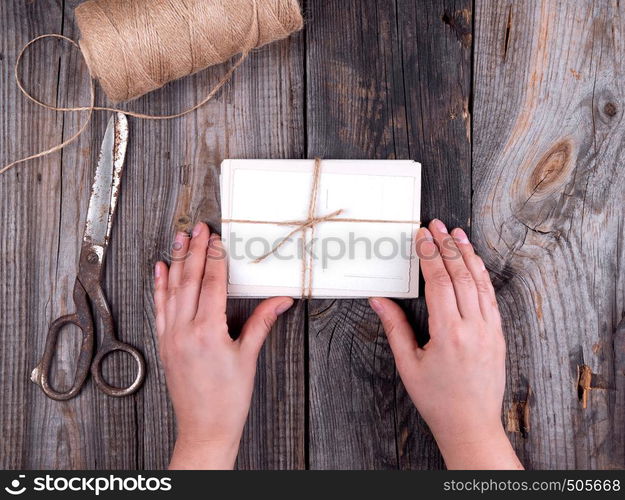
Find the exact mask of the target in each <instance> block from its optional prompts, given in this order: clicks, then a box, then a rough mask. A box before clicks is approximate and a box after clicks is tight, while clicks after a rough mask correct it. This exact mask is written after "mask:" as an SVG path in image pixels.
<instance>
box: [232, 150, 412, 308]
mask: <svg viewBox="0 0 625 500" xmlns="http://www.w3.org/2000/svg"><path fill="white" fill-rule="evenodd" d="M320 178H321V159H320V158H315V164H314V167H313V178H312V189H311V191H310V199H309V201H308V214H307V217H306V219H303V220H292V221H270V220H254V219H221V222H222V223H231V222H234V223H242V224H270V225H275V226H295V229H293V230H292V231H291V232H290V233H288V234H287V235H286V236H285V237H284V238H282V239H280V240H279V241H278V242H277V243H276V244H275V245H274V246H273V247H272V248H271V250H269V251H268V252H267V253H265V254H264V255H261V256H260V257H258V258H257V259H254V260H253V261H252V263H253V264H259V263H260V262H262V261H264V260H265V259H266V258H267V257H269V256H270V255H273V254H275V253H276V252H277V251H278V250H279V249H280V248H281V247H282V246H283V245H284V244H285V243H286V242H288V241H290V239H291V237H292V236H293V235H295V234H297V233H299V232H302V233H304V234H303V236H302V239H301V252H302V293H301V297H302V298H303V299H310V298H312V291H313V285H312V281H313V261H314V254H313V252H312V251H310V252H308V253H307V252H306V231H308V230H310V231H311V236H310V240H311V242H312V241H314V236H315V227H316V226H317V225H318V224H321V223H322V222H366V223H385V224H417V225H421V221H416V220H393V219H355V218H345V217H339V215H341V214H342V213H343V212H344V210H343V209H342V208H340V209H338V210H335V211H334V212H331V213H329V214H327V215H323V216H318V215H316V212H317V198H318V194H319V181H320Z"/></svg>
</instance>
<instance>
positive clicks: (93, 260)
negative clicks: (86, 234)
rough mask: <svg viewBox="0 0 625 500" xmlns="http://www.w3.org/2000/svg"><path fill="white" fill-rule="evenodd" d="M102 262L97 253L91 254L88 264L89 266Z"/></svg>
mask: <svg viewBox="0 0 625 500" xmlns="http://www.w3.org/2000/svg"><path fill="white" fill-rule="evenodd" d="M99 260H100V257H98V254H97V253H95V252H91V253H90V254H89V255H87V262H89V264H97V263H98V262H99Z"/></svg>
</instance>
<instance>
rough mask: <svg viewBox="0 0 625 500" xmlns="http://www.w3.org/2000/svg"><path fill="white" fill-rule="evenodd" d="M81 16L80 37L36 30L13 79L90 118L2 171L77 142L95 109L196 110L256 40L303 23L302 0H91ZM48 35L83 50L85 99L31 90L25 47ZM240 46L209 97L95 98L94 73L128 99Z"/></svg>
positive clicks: (272, 38)
mask: <svg viewBox="0 0 625 500" xmlns="http://www.w3.org/2000/svg"><path fill="white" fill-rule="evenodd" d="M76 20H77V22H78V26H79V28H80V31H81V39H80V42H76V41H74V40H72V39H71V38H69V37H66V36H64V35H60V34H56V33H50V34H46V35H41V36H38V37H36V38H33V39H32V40H31V41H30V42H28V43H27V44H26V45H25V46H24V47H23V48H22V50H21V51H20V53H19V55H18V57H17V60H16V62H15V67H14V70H15V82H16V84H17V87H18V88H19V90H20V91H21V92H22V94H23V95H24V96H25V97H26V98H27V99H28V100H30V101H31V102H33V103H35V104H36V105H38V106H41V107H43V108H45V109H49V110H52V111H58V112H63V113H67V112H81V111H86V112H88V114H87V119H86V121H85V122H84V123H83V125H81V127H80V129H79V130H78V132H76V133H75V134H74V135H72V136H71V137H70V138H69V139H67V140H65V141H63V142H62V143H60V144H57V145H55V146H53V147H51V148H49V149H46V150H45V151H41V152H39V153H36V154H33V155H30V156H27V157H25V158H21V159H19V160H16V161H13V162H11V163H9V164H7V165H5V166H3V167H1V168H0V174H2V173H4V172H6V171H7V170H9V169H11V168H13V167H15V166H16V165H18V164H20V163H23V162H26V161H29V160H32V159H35V158H40V157H42V156H46V155H48V154H51V153H54V152H56V151H59V150H61V149H63V148H64V147H65V146H67V145H68V144H71V143H72V142H74V141H75V140H76V139H78V137H80V135H81V134H82V133H83V132H84V131H85V129H86V128H87V126H88V125H89V123H90V121H91V118H92V115H93V112H94V111H112V112H122V113H125V114H126V115H128V116H132V117H135V118H141V119H146V120H171V119H174V118H180V117H182V116H185V115H187V114H189V113H192V112H193V111H195V110H197V109H198V108H200V107H202V106H204V105H205V104H206V103H207V102H209V101H210V100H211V99H212V98H213V97H214V96H215V94H217V92H219V90H220V89H221V88H222V87H223V86H224V85H225V84H226V83H227V82H228V81H229V80H230V78H231V77H232V75H233V73H234V72H235V70H236V69H237V68H238V67H239V66H241V64H243V62H244V61H245V59H246V58H247V57H248V55H249V54H250V52H251V51H252V50H253V49H254V48H258V47H261V46H262V45H265V44H267V43H270V42H272V41H275V40H279V39H282V38H286V37H287V36H289V35H290V34H291V33H293V32H294V31H297V30H299V29H301V28H302V26H303V20H302V17H301V13H300V9H299V4H298V3H297V0H132V1H129V0H88V1H86V2H84V3H82V4H80V5H79V6H78V7H77V8H76ZM50 38H55V39H59V40H63V41H65V42H68V43H69V44H71V45H72V46H73V47H75V48H78V49H79V50H81V53H82V55H83V57H84V59H85V62H86V64H87V67H88V68H89V73H90V75H91V78H92V80H91V83H90V98H89V104H88V105H86V106H74V107H60V106H54V105H51V104H48V103H45V102H43V101H41V100H39V99H37V98H35V97H34V96H33V95H32V94H30V93H29V92H28V91H27V90H26V88H25V85H24V83H23V81H22V78H21V77H20V67H21V64H22V59H23V57H24V54H25V52H26V51H27V50H28V49H29V48H30V47H32V46H33V45H34V44H36V43H38V42H40V41H42V40H45V39H50ZM239 53H240V54H241V55H240V57H239V58H238V59H237V61H236V62H235V63H234V64H233V65H232V66H231V67H230V69H229V70H228V71H227V72H226V74H225V75H224V76H223V77H222V78H221V79H220V80H219V82H218V83H217V84H216V85H215V86H214V87H213V88H212V89H211V90H210V91H209V92H208V94H207V95H206V97H204V98H203V99H201V100H200V101H199V102H198V103H197V104H195V105H193V106H192V107H190V108H187V109H185V110H184V111H181V112H179V113H174V114H168V115H152V114H146V113H138V112H134V111H127V110H123V109H120V108H118V107H115V106H96V105H95V84H94V80H96V79H97V80H98V81H99V83H100V85H101V86H102V88H103V89H104V91H105V93H106V94H107V96H108V97H109V98H110V99H111V100H112V101H114V102H120V101H126V100H131V99H135V98H137V97H139V96H141V95H144V94H146V93H147V92H150V91H152V90H155V89H157V88H160V87H162V86H163V85H165V84H166V83H168V82H170V81H173V80H175V79H178V78H181V77H183V76H186V75H190V74H192V73H196V72H198V71H200V70H202V69H205V68H207V67H209V66H213V65H215V64H219V63H222V62H225V61H227V60H228V59H230V58H231V57H232V56H234V55H235V54H239Z"/></svg>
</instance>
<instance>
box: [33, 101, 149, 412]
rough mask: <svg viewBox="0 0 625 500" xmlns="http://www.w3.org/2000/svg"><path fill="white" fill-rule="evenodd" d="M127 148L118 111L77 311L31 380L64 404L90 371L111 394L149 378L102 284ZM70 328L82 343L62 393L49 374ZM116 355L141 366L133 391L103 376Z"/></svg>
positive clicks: (104, 154)
mask: <svg viewBox="0 0 625 500" xmlns="http://www.w3.org/2000/svg"><path fill="white" fill-rule="evenodd" d="M127 144H128V121H127V120H126V116H125V115H124V114H122V113H116V114H115V115H113V116H112V117H111V119H110V120H109V123H108V126H107V128H106V133H105V134H104V140H103V141H102V148H101V150H100V158H99V160H98V165H97V167H96V173H95V179H94V181H93V188H92V190H91V199H90V200H89V209H88V211H87V221H86V225H85V233H84V237H83V241H82V248H81V251H80V260H79V264H78V274H77V276H76V281H75V283H74V293H73V297H74V306H75V308H76V312H75V313H73V314H67V315H65V316H61V317H60V318H58V319H57V320H56V321H54V322H53V323H52V324H51V325H50V329H49V330H48V337H47V339H46V346H45V350H44V353H43V358H42V359H41V361H40V363H39V364H38V365H37V367H36V368H35V369H34V370H33V373H32V375H31V380H32V381H33V382H35V383H36V384H38V385H39V386H41V389H43V392H44V393H45V394H46V395H47V396H48V397H50V398H52V399H56V400H57V401H65V400H68V399H71V398H73V397H74V396H76V395H77V394H78V393H79V392H80V389H81V388H82V386H83V385H84V384H85V381H86V379H87V376H88V375H89V370H90V369H91V375H92V376H93V379H94V381H95V384H96V386H97V387H98V389H100V390H101V391H102V392H104V393H105V394H108V395H109V396H118V397H119V396H127V395H129V394H133V393H134V392H135V391H136V390H137V389H138V388H139V387H140V386H141V384H142V382H143V379H144V377H145V361H144V359H143V356H142V355H141V353H140V352H139V351H138V350H137V349H135V348H134V347H132V346H130V345H128V344H124V343H123V342H120V341H119V340H117V338H116V336H115V328H114V324H113V316H112V314H111V310H110V308H109V305H108V303H107V301H106V296H105V295H104V291H103V290H102V285H101V282H102V269H103V266H104V257H105V255H106V250H107V247H108V242H109V237H110V235H111V226H112V224H113V216H114V215H115V207H116V205H117V198H118V196H119V187H120V182H121V177H122V172H123V168H124V159H125V156H126V146H127ZM91 307H93V311H94V313H95V314H97V315H98V316H99V317H100V319H101V320H102V324H103V329H102V332H100V334H101V337H102V341H101V344H100V347H99V349H98V351H97V352H96V354H95V357H94V354H93V350H94V340H95V338H94V337H95V325H94V317H93V315H92V311H91ZM69 324H74V325H76V326H77V327H78V328H80V329H81V330H82V333H83V340H82V346H81V349H80V354H79V357H78V364H77V366H76V374H75V376H74V382H73V385H72V387H71V388H70V389H69V390H67V391H66V392H59V391H56V390H55V389H54V388H52V386H51V385H50V379H49V372H50V366H51V364H52V359H53V357H54V352H55V350H56V346H57V340H58V336H59V333H60V331H61V329H62V328H63V327H64V326H66V325H69ZM114 351H122V352H126V353H128V354H130V355H131V356H132V357H133V358H134V360H135V362H136V364H137V368H138V370H137V376H136V378H135V380H134V382H133V383H132V384H130V386H128V387H125V388H119V387H113V386H112V385H109V384H108V383H107V382H106V381H105V380H104V378H103V376H102V360H103V359H104V358H105V357H106V356H107V355H108V354H110V353H112V352H114Z"/></svg>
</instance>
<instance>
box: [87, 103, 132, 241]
mask: <svg viewBox="0 0 625 500" xmlns="http://www.w3.org/2000/svg"><path fill="white" fill-rule="evenodd" d="M127 145H128V120H127V119H126V116H125V115H124V114H123V113H115V114H114V115H113V116H112V117H111V119H110V120H109V123H108V125H107V127H106V132H105V134H104V139H103V140H102V147H101V149H100V157H99V159H98V165H97V167H96V171H95V178H94V180H93V187H92V188H91V199H90V200H89V208H88V210H87V222H86V225H85V234H84V241H85V242H88V243H91V244H94V245H100V246H102V247H106V245H107V244H108V239H109V236H110V234H111V227H112V225H113V216H114V215H115V207H116V206H117V198H118V196H119V186H120V182H121V177H122V172H123V169H124V160H125V158H126V147H127Z"/></svg>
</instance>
